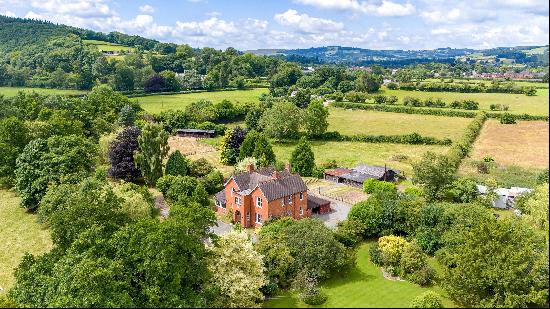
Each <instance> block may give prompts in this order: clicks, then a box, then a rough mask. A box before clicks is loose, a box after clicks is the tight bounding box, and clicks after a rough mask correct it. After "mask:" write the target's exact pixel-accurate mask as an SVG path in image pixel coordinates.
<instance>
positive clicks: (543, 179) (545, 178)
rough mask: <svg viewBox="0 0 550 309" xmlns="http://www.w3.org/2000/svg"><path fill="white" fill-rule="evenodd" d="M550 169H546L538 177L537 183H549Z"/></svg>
mask: <svg viewBox="0 0 550 309" xmlns="http://www.w3.org/2000/svg"><path fill="white" fill-rule="evenodd" d="M548 177H549V176H548V169H545V170H544V171H542V172H541V173H540V174H539V175H538V176H537V183H539V184H543V183H548Z"/></svg>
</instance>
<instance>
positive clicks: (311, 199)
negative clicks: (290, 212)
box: [307, 194, 330, 209]
mask: <svg viewBox="0 0 550 309" xmlns="http://www.w3.org/2000/svg"><path fill="white" fill-rule="evenodd" d="M327 204H330V201H327V200H325V199H322V198H320V197H317V196H315V195H311V194H308V196H307V208H308V209H313V208H317V207H320V206H322V205H327Z"/></svg>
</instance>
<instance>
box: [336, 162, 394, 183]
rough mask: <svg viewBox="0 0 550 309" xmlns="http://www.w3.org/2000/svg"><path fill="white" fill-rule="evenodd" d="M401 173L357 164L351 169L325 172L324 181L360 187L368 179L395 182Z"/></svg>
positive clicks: (382, 167)
mask: <svg viewBox="0 0 550 309" xmlns="http://www.w3.org/2000/svg"><path fill="white" fill-rule="evenodd" d="M400 173H401V172H400V171H398V170H395V169H391V168H387V167H386V166H376V165H366V164H359V165H357V166H356V167H354V168H352V169H346V168H336V169H330V170H326V171H325V179H326V180H329V181H333V182H337V183H344V184H347V185H349V186H354V187H362V186H363V183H364V182H365V181H366V180H367V179H370V178H373V179H376V180H383V181H392V182H393V181H397V179H398V175H399V174H400Z"/></svg>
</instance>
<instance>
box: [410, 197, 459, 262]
mask: <svg viewBox="0 0 550 309" xmlns="http://www.w3.org/2000/svg"><path fill="white" fill-rule="evenodd" d="M451 223H452V221H451V218H450V217H449V216H448V215H447V214H446V212H445V204H427V205H426V206H424V207H422V209H421V210H420V215H419V219H418V228H417V229H416V231H415V233H414V239H415V240H416V243H418V245H419V246H420V247H421V248H422V250H423V251H424V252H426V253H428V254H432V255H433V254H434V253H435V252H436V251H437V250H439V249H440V248H441V247H442V246H443V239H442V236H443V233H444V232H445V231H446V230H447V229H448V228H449V226H450V225H451Z"/></svg>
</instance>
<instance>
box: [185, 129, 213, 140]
mask: <svg viewBox="0 0 550 309" xmlns="http://www.w3.org/2000/svg"><path fill="white" fill-rule="evenodd" d="M176 134H177V135H178V136H180V137H199V138H201V137H214V136H216V132H215V131H214V130H200V129H177V130H176Z"/></svg>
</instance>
